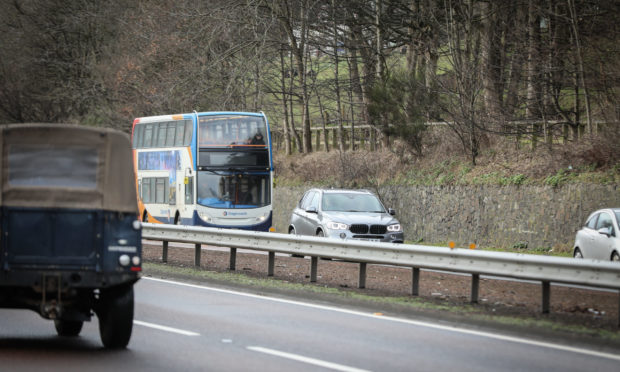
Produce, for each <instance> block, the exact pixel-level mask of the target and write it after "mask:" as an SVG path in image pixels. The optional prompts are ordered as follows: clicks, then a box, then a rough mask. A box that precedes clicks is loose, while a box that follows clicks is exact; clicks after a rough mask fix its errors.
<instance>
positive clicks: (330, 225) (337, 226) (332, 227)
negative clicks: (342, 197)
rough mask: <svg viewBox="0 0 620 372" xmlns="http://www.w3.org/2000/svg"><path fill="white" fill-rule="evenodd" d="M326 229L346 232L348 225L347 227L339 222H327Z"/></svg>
mask: <svg viewBox="0 0 620 372" xmlns="http://www.w3.org/2000/svg"><path fill="white" fill-rule="evenodd" d="M327 228H328V229H330V230H348V229H349V225H347V224H346V223H340V222H328V223H327Z"/></svg>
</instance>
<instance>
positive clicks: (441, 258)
mask: <svg viewBox="0 0 620 372" xmlns="http://www.w3.org/2000/svg"><path fill="white" fill-rule="evenodd" d="M142 238H143V239H149V240H158V241H162V242H163V254H162V260H163V261H164V262H166V261H167V256H168V242H180V243H192V244H194V245H195V260H194V262H195V265H196V266H200V254H201V246H202V245H210V246H219V247H228V248H230V270H235V262H236V253H237V249H252V250H257V251H264V252H268V254H269V256H268V257H269V259H268V268H267V273H268V275H269V276H273V273H274V267H275V253H284V254H291V255H299V256H310V257H311V261H310V281H311V282H316V280H317V267H318V261H319V260H318V258H319V257H324V258H331V259H341V260H346V261H351V262H356V263H359V265H360V270H359V281H358V286H359V288H364V287H365V283H366V265H367V264H384V265H394V266H403V267H410V268H412V288H411V294H412V295H414V296H417V295H418V293H419V283H420V269H430V270H440V271H449V272H460V273H467V274H470V275H471V277H472V281H471V297H470V299H471V302H473V303H477V302H478V289H479V281H480V275H492V276H497V277H505V278H515V279H523V280H533V281H539V282H541V284H542V306H541V308H542V312H543V313H548V312H549V305H550V296H551V288H550V284H551V283H565V284H573V285H580V286H589V287H599V288H610V289H615V290H619V291H620V264H618V263H613V262H607V261H594V260H583V259H582V260H578V259H574V258H568V257H549V256H539V255H530V254H520V253H508V252H491V251H477V250H470V249H460V248H455V249H451V248H444V247H430V246H423V245H414V244H395V243H380V242H366V241H352V240H339V239H328V238H323V237H314V236H301V235H288V234H277V233H270V232H257V231H245V230H232V229H217V228H205V227H194V226H174V225H162V224H152V223H143V224H142ZM618 306H619V309H618V310H619V311H618V313H619V315H618V325H619V326H620V295H619V296H618Z"/></svg>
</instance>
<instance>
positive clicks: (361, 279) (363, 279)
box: [358, 262, 366, 288]
mask: <svg viewBox="0 0 620 372" xmlns="http://www.w3.org/2000/svg"><path fill="white" fill-rule="evenodd" d="M358 287H359V288H366V262H360V277H359V281H358Z"/></svg>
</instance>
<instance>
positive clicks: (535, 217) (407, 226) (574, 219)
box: [274, 184, 620, 250]
mask: <svg viewBox="0 0 620 372" xmlns="http://www.w3.org/2000/svg"><path fill="white" fill-rule="evenodd" d="M309 187H310V186H307V187H282V186H278V187H277V188H276V189H275V190H274V194H275V196H274V226H275V228H276V231H277V232H282V233H286V231H287V226H288V221H289V218H290V213H291V211H292V210H293V208H294V207H295V205H296V203H297V202H298V201H299V199H300V198H301V196H302V195H303V193H304V191H305V190H307V189H308V188H309ZM378 194H379V196H380V197H381V199H382V200H383V202H384V204H385V206H386V207H388V208H394V209H396V213H397V214H396V216H397V217H398V219H399V220H400V222H401V223H402V225H403V227H404V230H405V239H406V240H407V241H408V242H418V241H421V242H428V243H434V244H436V243H441V244H445V243H446V242H448V241H450V240H452V241H454V242H455V243H456V244H457V246H459V247H466V246H467V245H469V244H470V243H476V244H477V245H478V246H482V247H499V248H501V247H503V248H509V247H513V246H521V247H524V246H525V245H527V247H528V248H529V249H535V248H554V249H555V250H569V249H571V248H572V244H573V242H574V239H575V232H576V231H577V230H578V229H579V228H580V227H581V225H583V223H584V222H585V220H586V218H587V217H588V215H589V214H590V213H591V212H593V211H594V210H596V209H599V208H606V207H620V188H619V187H618V185H593V184H574V185H566V186H561V187H557V188H553V187H544V186H503V187H500V186H416V187H413V186H386V187H382V188H381V189H379V190H378Z"/></svg>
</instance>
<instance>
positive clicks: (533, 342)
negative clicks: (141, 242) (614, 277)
mask: <svg viewBox="0 0 620 372" xmlns="http://www.w3.org/2000/svg"><path fill="white" fill-rule="evenodd" d="M142 279H146V280H151V281H155V282H161V283H167V284H173V285H179V286H184V287H189V288H197V289H204V290H209V291H213V292H219V293H227V294H232V295H237V296H243V297H250V298H256V299H261V300H266V301H273V302H279V303H284V304H291V305H298V306H304V307H308V308H313V309H320V310H327V311H335V312H338V313H343V314H349V315H356V316H362V317H366V318H374V319H380V320H387V321H392V322H398V323H404V324H410V325H415V326H419V327H426V328H433V329H439V330H442V331H448V332H456V333H462V334H468V335H473V336H480V337H487V338H492V339H496V340H502V341H509V342H515V343H519V344H525V345H531V346H540V347H545V348H548V349H555V350H562V351H567V352H571V353H577V354H584V355H589V356H594V357H599V358H606V359H613V360H619V361H620V355H614V354H609V353H605V352H600V351H595V350H588V349H582V348H577V347H572V346H566V345H561V344H554V343H550V342H542V341H536V340H530V339H527V338H522V337H513V336H506V335H501V334H495V333H490V332H483V331H474V330H471V329H466V328H459V327H457V326H443V325H440V324H434V323H427V322H422V321H419V320H410V319H402V318H395V317H390V316H385V315H376V314H369V313H363V312H360V311H355V310H347V309H340V308H337V307H331V306H324V305H316V304H311V303H307V302H301V301H292V300H285V299H281V298H275V297H267V296H261V295H255V294H251V293H243V292H237V291H231V290H228V289H221V288H213V287H207V286H203V285H196V284H189V283H181V282H175V281H172V280H166V279H157V278H148V277H142Z"/></svg>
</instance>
